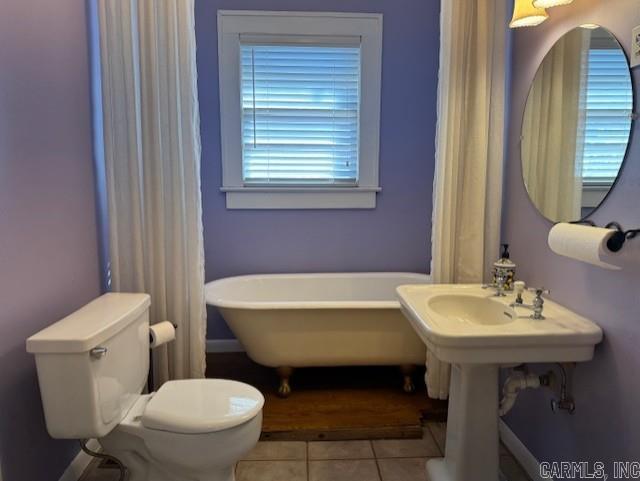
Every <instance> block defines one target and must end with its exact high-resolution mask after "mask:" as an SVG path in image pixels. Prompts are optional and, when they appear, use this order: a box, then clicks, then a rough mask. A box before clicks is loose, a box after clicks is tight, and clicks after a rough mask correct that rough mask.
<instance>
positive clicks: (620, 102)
mask: <svg viewBox="0 0 640 481" xmlns="http://www.w3.org/2000/svg"><path fill="white" fill-rule="evenodd" d="M632 109H633V94H632V89H631V80H630V76H629V68H628V66H627V60H626V58H625V56H624V53H623V52H622V50H620V49H591V50H590V51H589V68H588V78H587V112H586V120H585V142H584V156H583V166H582V177H583V180H584V182H585V183H593V184H597V183H611V182H613V180H615V178H616V177H617V175H618V170H619V168H620V164H621V163H622V160H623V159H624V156H625V153H626V149H627V141H628V139H629V129H630V125H631V113H632Z"/></svg>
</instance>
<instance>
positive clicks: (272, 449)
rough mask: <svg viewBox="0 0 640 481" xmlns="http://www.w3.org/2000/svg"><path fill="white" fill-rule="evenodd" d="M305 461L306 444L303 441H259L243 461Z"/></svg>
mask: <svg viewBox="0 0 640 481" xmlns="http://www.w3.org/2000/svg"><path fill="white" fill-rule="evenodd" d="M304 459H307V443H305V442H304V441H260V442H259V443H258V444H256V447H255V448H253V451H251V452H250V453H249V454H248V455H247V456H246V457H245V458H244V460H246V461H269V460H271V461H276V460H279V461H287V460H304Z"/></svg>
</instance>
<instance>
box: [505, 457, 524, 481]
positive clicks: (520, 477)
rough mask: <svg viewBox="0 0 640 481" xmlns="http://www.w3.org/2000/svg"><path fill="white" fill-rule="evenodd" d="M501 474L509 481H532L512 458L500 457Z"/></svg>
mask: <svg viewBox="0 0 640 481" xmlns="http://www.w3.org/2000/svg"><path fill="white" fill-rule="evenodd" d="M500 472H501V473H502V475H503V476H504V478H505V479H507V481H530V479H529V476H528V475H527V473H525V472H524V470H523V469H522V468H521V467H520V465H519V464H518V462H517V461H516V460H515V459H514V458H513V457H512V456H500Z"/></svg>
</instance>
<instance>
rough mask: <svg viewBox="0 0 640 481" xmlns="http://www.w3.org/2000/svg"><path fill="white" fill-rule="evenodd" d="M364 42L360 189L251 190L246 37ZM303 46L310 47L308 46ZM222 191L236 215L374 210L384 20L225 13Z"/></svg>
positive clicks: (221, 38) (221, 26)
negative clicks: (246, 158)
mask: <svg viewBox="0 0 640 481" xmlns="http://www.w3.org/2000/svg"><path fill="white" fill-rule="evenodd" d="M241 35H274V36H278V35H279V36H285V35H290V36H309V38H312V37H324V38H327V39H328V41H330V39H331V38H336V37H353V36H359V37H360V38H361V43H360V58H361V85H360V124H359V130H360V136H359V137H360V138H359V166H358V169H359V175H358V183H357V185H356V186H349V187H340V186H335V187H333V186H326V187H323V186H308V187H306V186H303V185H300V186H295V185H293V186H273V187H272V186H250V185H245V184H244V182H243V176H242V127H241V126H242V120H241V119H242V111H241V110H242V109H241V101H240V100H241V93H240V36H241ZM301 44H302V43H301ZM218 75H219V81H220V135H221V144H222V187H221V190H222V191H223V192H225V193H226V197H227V208H228V209H373V208H375V206H376V194H377V193H378V192H379V191H380V190H381V189H380V186H379V185H378V178H379V175H378V170H379V165H378V164H379V151H380V93H381V85H382V14H371V13H324V12H322V13H321V12H268V11H249V10H242V11H238V10H219V11H218Z"/></svg>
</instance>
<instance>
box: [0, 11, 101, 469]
mask: <svg viewBox="0 0 640 481" xmlns="http://www.w3.org/2000/svg"><path fill="white" fill-rule="evenodd" d="M89 99H90V97H89V67H88V49H87V26H86V19H85V3H84V0H56V1H55V2H52V1H51V0H2V1H1V2H0V306H2V308H1V310H0V413H1V414H0V464H1V465H2V468H1V469H2V471H1V473H2V476H0V477H2V479H4V480H5V481H36V480H37V481H57V480H58V479H59V477H60V475H61V474H62V472H63V471H64V469H65V468H66V466H67V465H68V464H69V462H70V461H71V459H72V458H73V457H74V456H75V455H76V453H77V451H78V446H77V443H74V442H70V441H54V440H52V439H51V438H50V437H49V435H48V434H47V432H46V429H45V426H44V418H43V414H42V406H41V403H40V395H39V392H38V386H37V378H36V372H35V365H34V361H33V358H32V356H30V355H28V354H27V353H26V352H25V339H26V338H27V337H28V336H30V335H31V334H33V333H35V332H37V331H39V330H40V329H42V328H43V327H45V326H47V325H49V324H51V323H53V322H55V321H57V320H58V319H60V318H61V317H63V316H65V315H67V314H69V313H70V312H72V311H73V310H75V309H77V308H78V307H80V306H81V305H83V304H85V303H86V302H87V301H89V300H90V299H92V298H93V297H96V296H97V295H99V293H100V288H99V272H98V250H97V238H96V219H95V202H94V179H93V167H92V151H91V149H92V147H91V109H90V101H89Z"/></svg>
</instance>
